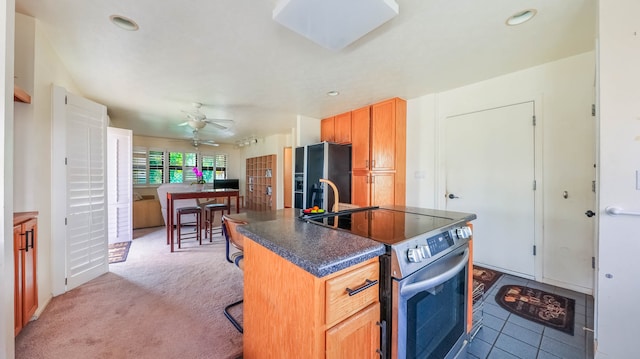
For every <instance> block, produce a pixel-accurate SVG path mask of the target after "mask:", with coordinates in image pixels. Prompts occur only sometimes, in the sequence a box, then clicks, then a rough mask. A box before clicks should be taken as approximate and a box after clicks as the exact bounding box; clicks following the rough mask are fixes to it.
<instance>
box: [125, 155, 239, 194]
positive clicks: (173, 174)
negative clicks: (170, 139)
mask: <svg viewBox="0 0 640 359" xmlns="http://www.w3.org/2000/svg"><path fill="white" fill-rule="evenodd" d="M165 158H166V159H168V160H167V161H166V160H165ZM194 167H198V168H200V170H201V171H202V177H203V179H204V180H205V182H207V183H212V182H213V181H214V179H226V178H227V155H224V154H216V155H199V154H198V153H195V152H172V151H162V150H149V149H147V148H145V147H134V148H133V184H134V185H136V186H143V185H159V184H163V183H192V182H195V181H196V180H197V178H196V175H195V173H193V168H194Z"/></svg>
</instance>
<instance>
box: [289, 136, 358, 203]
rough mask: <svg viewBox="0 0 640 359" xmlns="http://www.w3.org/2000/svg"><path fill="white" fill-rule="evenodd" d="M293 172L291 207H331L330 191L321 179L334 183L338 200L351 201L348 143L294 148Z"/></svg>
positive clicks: (332, 195) (332, 198)
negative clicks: (292, 202) (292, 204)
mask: <svg viewBox="0 0 640 359" xmlns="http://www.w3.org/2000/svg"><path fill="white" fill-rule="evenodd" d="M294 171H295V173H294V207H295V208H311V207H313V206H318V207H320V208H323V209H325V210H327V211H330V210H331V209H332V206H333V204H334V202H335V197H334V193H333V190H332V189H331V187H330V186H329V185H328V184H326V183H322V182H320V179H321V178H324V179H327V180H329V181H331V182H333V183H334V184H335V185H336V187H337V188H338V196H339V201H340V203H351V145H340V144H337V143H330V142H322V143H318V144H315V145H308V146H304V147H297V148H296V151H295V168H294Z"/></svg>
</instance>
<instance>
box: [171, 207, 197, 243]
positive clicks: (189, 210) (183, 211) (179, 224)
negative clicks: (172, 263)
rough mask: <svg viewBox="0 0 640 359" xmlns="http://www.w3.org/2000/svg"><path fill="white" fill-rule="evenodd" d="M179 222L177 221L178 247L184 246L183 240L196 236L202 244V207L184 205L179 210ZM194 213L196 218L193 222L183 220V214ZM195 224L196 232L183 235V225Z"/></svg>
mask: <svg viewBox="0 0 640 359" xmlns="http://www.w3.org/2000/svg"><path fill="white" fill-rule="evenodd" d="M176 211H177V216H178V218H177V222H176V237H177V238H178V248H182V240H183V239H190V238H195V239H196V241H198V243H199V244H202V227H201V224H202V222H201V221H200V212H201V210H200V207H197V206H196V207H182V208H178V209H177V210H176ZM185 215H186V216H189V215H193V216H195V218H194V220H193V221H191V222H183V221H182V218H183V216H185ZM185 225H186V226H194V227H195V228H194V231H195V232H194V233H193V234H192V235H186V234H185V235H183V234H182V226H185Z"/></svg>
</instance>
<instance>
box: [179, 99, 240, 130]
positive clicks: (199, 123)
mask: <svg viewBox="0 0 640 359" xmlns="http://www.w3.org/2000/svg"><path fill="white" fill-rule="evenodd" d="M192 105H193V107H194V110H193V111H184V110H182V112H184V113H186V114H187V120H186V121H185V122H183V123H181V124H179V125H178V126H187V125H188V126H190V127H191V128H193V129H194V130H200V129H202V128H204V126H206V125H207V124H210V125H211V126H213V127H215V128H217V129H219V130H226V129H228V128H229V126H230V125H231V123H233V120H226V119H220V118H207V115H205V114H204V113H202V112H200V108H201V107H202V104H201V103H199V102H194V103H192Z"/></svg>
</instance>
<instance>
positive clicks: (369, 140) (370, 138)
mask: <svg viewBox="0 0 640 359" xmlns="http://www.w3.org/2000/svg"><path fill="white" fill-rule="evenodd" d="M406 107H407V103H406V101H405V100H403V99H400V98H393V99H390V100H386V101H382V102H379V103H376V104H374V105H371V106H367V107H364V108H361V109H359V110H354V111H352V116H351V132H352V149H351V153H352V161H351V162H352V166H353V168H352V197H351V203H352V204H357V205H360V206H378V205H401V206H402V205H404V204H405V202H406V201H405V196H406V185H405V180H406V157H407V156H406V151H407V149H406V142H407V141H406V128H407V127H406V122H407V120H406ZM363 186H365V187H366V188H365V187H363Z"/></svg>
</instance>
